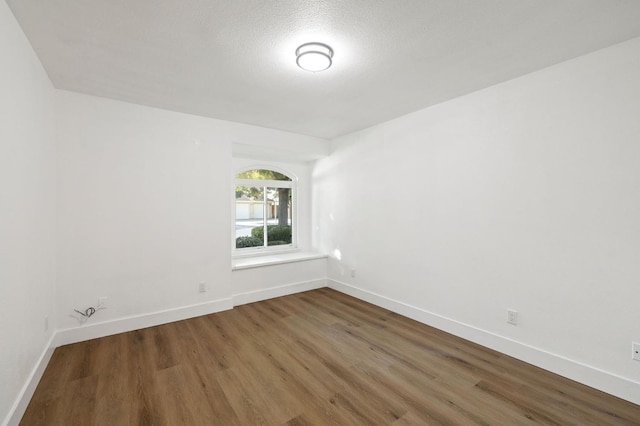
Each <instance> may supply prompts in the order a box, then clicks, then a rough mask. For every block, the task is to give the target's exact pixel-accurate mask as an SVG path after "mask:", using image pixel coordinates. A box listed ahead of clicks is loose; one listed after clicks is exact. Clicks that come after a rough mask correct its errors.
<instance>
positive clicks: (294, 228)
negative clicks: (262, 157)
mask: <svg viewBox="0 0 640 426" xmlns="http://www.w3.org/2000/svg"><path fill="white" fill-rule="evenodd" d="M250 170H271V171H274V172H278V173H280V174H283V175H285V176H286V177H288V178H289V179H291V180H273V179H245V178H238V177H236V176H237V175H238V174H240V173H243V172H247V171H250ZM232 181H233V183H232V185H231V197H232V215H231V223H232V228H231V229H232V233H231V250H232V251H231V254H232V258H240V257H251V256H261V255H270V254H275V253H285V252H291V251H297V250H298V200H297V198H298V194H297V192H298V177H297V176H296V175H294V174H293V173H290V172H288V171H286V170H283V169H281V168H279V167H276V166H273V165H265V164H260V165H252V166H248V167H242V168H241V169H238V170H236V171H235V172H234V174H233V178H232ZM238 186H249V187H257V188H289V189H290V190H291V244H287V245H277V246H260V247H244V248H241V249H238V248H236V214H237V208H236V187H238ZM265 194H266V193H265ZM266 208H267V207H266V204H264V206H263V209H266ZM266 222H267V215H266V214H263V224H264V225H263V226H265V228H264V229H265V233H266V232H267V227H266V225H267V223H266Z"/></svg>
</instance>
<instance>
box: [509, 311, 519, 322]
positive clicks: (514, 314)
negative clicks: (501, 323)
mask: <svg viewBox="0 0 640 426" xmlns="http://www.w3.org/2000/svg"><path fill="white" fill-rule="evenodd" d="M507 322H508V323H509V324H512V325H518V311H514V310H513V309H507Z"/></svg>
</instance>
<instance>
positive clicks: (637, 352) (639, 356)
mask: <svg viewBox="0 0 640 426" xmlns="http://www.w3.org/2000/svg"><path fill="white" fill-rule="evenodd" d="M631 359H635V360H636V361H640V343H637V342H631Z"/></svg>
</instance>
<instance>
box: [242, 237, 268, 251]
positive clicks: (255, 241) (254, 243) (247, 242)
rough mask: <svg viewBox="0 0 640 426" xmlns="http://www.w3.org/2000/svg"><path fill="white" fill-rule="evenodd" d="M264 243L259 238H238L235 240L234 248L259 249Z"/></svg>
mask: <svg viewBox="0 0 640 426" xmlns="http://www.w3.org/2000/svg"><path fill="white" fill-rule="evenodd" d="M263 244H264V242H263V241H262V239H261V238H256V237H238V238H236V248H245V247H259V246H261V245H263Z"/></svg>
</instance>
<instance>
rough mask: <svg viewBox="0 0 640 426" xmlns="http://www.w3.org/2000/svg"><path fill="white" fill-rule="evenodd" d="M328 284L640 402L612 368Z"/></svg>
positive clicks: (636, 389) (639, 388)
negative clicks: (569, 357) (573, 358)
mask: <svg viewBox="0 0 640 426" xmlns="http://www.w3.org/2000/svg"><path fill="white" fill-rule="evenodd" d="M327 286H328V287H329V288H332V289H334V290H337V291H339V292H341V293H345V294H348V295H350V296H353V297H356V298H358V299H361V300H364V301H366V302H369V303H372V304H374V305H377V306H380V307H382V308H385V309H388V310H390V311H393V312H396V313H398V314H400V315H404V316H406V317H409V318H411V319H414V320H416V321H419V322H421V323H423V324H427V325H429V326H432V327H435V328H437V329H440V330H443V331H446V332H447V333H451V334H453V335H455V336H458V337H462V338H463V339H466V340H470V341H472V342H474V343H477V344H479V345H482V346H485V347H488V348H491V349H494V350H496V351H498V352H501V353H504V354H507V355H509V356H512V357H514V358H517V359H520V360H522V361H525V362H527V363H529V364H533V365H535V366H537V367H540V368H542V369H545V370H548V371H551V372H553V373H556V374H559V375H561V376H563V377H567V378H569V379H571V380H575V381H577V382H580V383H583V384H585V385H587V386H591V387H593V388H596V389H598V390H601V391H603V392H606V393H608V394H611V395H614V396H617V397H619V398H622V399H625V400H627V401H630V402H633V403H634V404H640V382H636V381H633V380H629V379H627V378H625V377H621V376H618V375H616V374H613V373H610V372H608V371H604V370H601V369H598V368H595V367H593V366H590V365H586V364H582V363H579V362H576V361H574V360H571V359H568V358H565V357H563V356H560V355H557V354H554V353H551V352H548V351H545V350H543V349H540V348H536V347H533V346H529V345H527V344H524V343H521V342H518V341H515V340H512V339H509V338H507V337H504V336H500V335H498V334H495V333H492V332H489V331H486V330H482V329H479V328H477V327H474V326H472V325H469V324H465V323H462V322H459V321H456V320H453V319H451V318H447V317H444V316H441V315H438V314H434V313H432V312H429V311H426V310H424V309H421V308H418V307H415V306H412V305H409V304H406V303H403V302H400V301H397V300H393V299H390V298H388V297H385V296H382V295H379V294H376V293H372V292H370V291H367V290H363V289H361V288H358V287H354V286H352V285H349V284H346V283H343V282H340V281H336V280H332V279H327Z"/></svg>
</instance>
